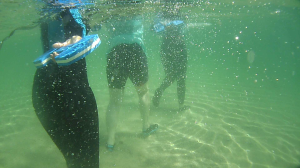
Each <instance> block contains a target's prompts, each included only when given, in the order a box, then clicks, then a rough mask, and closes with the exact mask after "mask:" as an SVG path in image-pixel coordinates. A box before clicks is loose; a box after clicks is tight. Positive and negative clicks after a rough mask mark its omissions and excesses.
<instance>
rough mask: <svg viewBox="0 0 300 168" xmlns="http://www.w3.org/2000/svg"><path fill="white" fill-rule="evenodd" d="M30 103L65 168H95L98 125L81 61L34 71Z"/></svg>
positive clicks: (94, 105)
mask: <svg viewBox="0 0 300 168" xmlns="http://www.w3.org/2000/svg"><path fill="white" fill-rule="evenodd" d="M32 101H33V106H34V108H35V112H36V115H37V116H38V118H39V120H40V122H41V124H42V125H43V127H44V129H45V130H46V131H47V133H48V134H49V136H50V137H51V139H52V140H53V142H54V143H55V144H56V146H57V147H58V148H59V150H60V151H61V152H62V154H63V156H64V158H65V159H66V162H67V166H68V168H99V124H98V112H97V106H96V101H95V98H94V95H93V92H92V90H91V88H90V87H89V84H88V81H87V76H86V69H85V60H84V59H82V60H80V61H78V62H76V63H74V64H72V65H71V66H68V67H64V68H59V67H57V66H56V65H54V64H50V65H49V66H47V67H44V68H41V69H38V70H37V71H36V74H35V77H34V84H33V89H32Z"/></svg>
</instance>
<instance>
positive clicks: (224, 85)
mask: <svg viewBox="0 0 300 168" xmlns="http://www.w3.org/2000/svg"><path fill="white" fill-rule="evenodd" d="M172 3H175V2H172ZM167 5H168V4H164V3H161V2H157V1H156V2H152V1H145V2H143V3H142V4H140V5H134V4H133V5H132V6H130V7H128V5H127V6H124V7H123V8H122V6H121V7H120V6H118V8H117V7H116V5H114V4H110V3H105V1H96V5H95V6H93V7H90V11H83V16H84V15H85V14H88V12H91V13H93V14H94V15H93V17H91V18H90V20H91V22H92V24H94V25H95V24H96V25H102V24H104V23H105V22H109V19H107V18H111V17H118V15H120V16H121V15H122V16H127V15H128V16H130V15H131V14H132V13H131V12H133V13H134V12H137V11H139V12H141V13H140V14H141V15H142V16H143V19H144V28H145V32H144V39H143V40H144V42H145V48H146V54H147V57H148V64H149V89H150V96H151V97H152V96H153V95H154V91H155V89H156V88H157V87H159V85H160V83H161V81H162V79H163V78H164V75H165V74H164V71H163V66H162V63H161V59H160V44H161V37H160V35H158V34H156V33H154V32H153V31H151V30H150V29H151V25H152V24H153V20H154V18H155V15H156V14H157V12H159V10H160V9H162V8H164V7H165V6H167ZM176 5H177V6H178V8H180V9H181V12H182V14H183V15H184V16H185V23H186V27H185V43H186V45H187V49H188V67H187V79H186V100H185V101H186V102H185V104H186V105H188V106H190V109H188V110H186V111H184V112H179V111H178V100H177V89H176V84H173V85H172V86H171V87H169V88H168V89H167V90H166V91H165V92H164V94H163V97H162V99H161V102H160V106H159V107H158V108H156V107H154V106H153V105H152V104H151V109H150V110H151V114H150V117H151V121H153V122H155V123H158V124H159V129H158V130H157V132H156V133H155V134H153V135H151V136H150V137H148V138H147V139H142V138H140V137H139V136H138V134H139V133H140V132H141V129H140V128H141V124H142V122H141V120H140V112H139V109H138V97H137V95H136V91H135V89H134V87H133V85H132V83H131V82H130V81H127V84H126V89H125V95H124V102H123V104H122V108H121V112H120V117H119V118H120V121H119V122H120V124H119V127H118V132H117V134H116V137H117V139H116V146H115V149H114V151H113V152H109V151H108V150H107V149H106V146H105V145H106V141H107V129H106V123H105V112H106V108H107V105H108V100H109V93H108V86H107V79H106V53H107V51H108V49H109V46H108V43H107V39H108V37H107V30H106V29H105V27H103V28H102V29H100V30H94V31H92V32H91V33H90V34H98V35H99V37H100V38H101V41H102V43H101V45H100V46H99V47H98V48H97V49H96V50H95V51H94V52H93V53H91V54H90V55H88V56H87V57H86V59H87V71H88V78H89V83H90V85H91V87H92V90H93V92H94V94H95V97H96V101H97V105H98V112H99V126H100V167H103V168H110V167H114V168H198V167H202V168H299V167H300V113H299V109H300V98H299V96H300V89H299V87H300V66H299V65H300V32H299V31H300V1H299V0H261V1H259V0H236V1H233V0H231V1H229V0H207V1H191V0H189V1H184V0H181V1H180V2H178V3H176ZM41 6H42V4H41V3H39V2H37V1H36V0H28V1H23V0H1V1H0V40H2V39H4V38H5V37H7V36H9V34H10V33H11V31H12V30H14V29H16V28H18V27H22V26H26V25H30V24H31V23H32V22H36V21H37V20H38V19H39V18H40V15H39V12H40V11H39V8H40V7H41ZM120 8H122V9H120ZM127 8H129V9H128V10H126V9H127ZM141 9H142V10H141ZM120 11H121V12H120ZM41 54H43V52H42V44H41V40H40V28H39V26H37V27H35V28H32V29H28V30H27V29H26V30H17V31H15V33H14V34H13V35H12V36H11V37H10V38H8V39H7V40H5V41H4V42H3V44H2V47H1V49H0V58H1V61H0V81H1V82H0V168H66V167H67V166H66V163H65V160H64V158H63V155H62V154H61V153H60V151H59V150H58V148H57V147H56V146H55V144H54V143H53V142H52V140H51V138H50V137H49V136H48V134H47V133H46V131H45V130H44V129H43V127H42V125H41V124H40V122H39V120H38V118H37V116H36V114H35V112H34V108H33V106H32V100H31V91H32V84H33V77H34V73H35V70H36V67H35V66H34V64H33V61H34V60H35V59H36V58H37V57H38V56H40V55H41Z"/></svg>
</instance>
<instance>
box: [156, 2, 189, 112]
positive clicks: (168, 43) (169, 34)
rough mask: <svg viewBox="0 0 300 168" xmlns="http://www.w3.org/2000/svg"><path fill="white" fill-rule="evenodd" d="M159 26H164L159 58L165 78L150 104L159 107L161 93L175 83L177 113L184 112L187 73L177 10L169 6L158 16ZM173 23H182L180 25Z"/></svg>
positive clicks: (184, 45) (186, 58)
mask: <svg viewBox="0 0 300 168" xmlns="http://www.w3.org/2000/svg"><path fill="white" fill-rule="evenodd" d="M158 17H159V18H158V19H159V24H161V25H163V26H164V30H163V32H162V44H161V50H160V57H161V61H162V65H163V68H164V71H165V78H164V79H163V81H162V83H161V85H160V86H159V87H158V88H157V89H156V90H155V93H154V96H153V98H152V103H153V105H154V106H155V107H158V106H159V102H160V99H161V97H162V95H163V92H164V91H165V90H166V89H167V88H168V87H169V86H171V84H172V83H173V82H174V81H177V96H178V103H179V111H184V110H186V109H187V108H188V107H187V106H185V105H184V100H185V91H186V86H185V80H186V71H187V60H188V57H187V49H186V44H185V39H184V35H183V27H184V23H183V21H182V20H181V16H180V13H179V8H176V7H175V6H174V5H170V6H169V8H166V9H165V10H164V11H162V12H161V13H160V14H159V15H158ZM173 21H182V23H181V24H178V23H173Z"/></svg>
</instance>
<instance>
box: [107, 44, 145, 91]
mask: <svg viewBox="0 0 300 168" xmlns="http://www.w3.org/2000/svg"><path fill="white" fill-rule="evenodd" d="M106 74H107V81H108V86H109V88H115V89H122V88H124V87H125V84H126V81H127V79H128V77H129V79H130V80H131V82H132V83H133V85H134V86H141V85H143V84H145V83H146V82H147V81H148V63H147V57H146V54H145V53H144V51H143V48H142V47H141V46H140V45H139V44H137V43H134V44H120V45H117V46H115V47H114V48H113V49H112V50H111V51H110V53H109V54H108V56H107V68H106Z"/></svg>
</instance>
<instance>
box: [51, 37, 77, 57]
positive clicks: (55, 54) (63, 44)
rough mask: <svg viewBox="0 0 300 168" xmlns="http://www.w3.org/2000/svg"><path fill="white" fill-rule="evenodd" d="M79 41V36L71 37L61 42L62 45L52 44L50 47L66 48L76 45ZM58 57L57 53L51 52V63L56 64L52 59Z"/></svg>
mask: <svg viewBox="0 0 300 168" xmlns="http://www.w3.org/2000/svg"><path fill="white" fill-rule="evenodd" d="M81 39H82V37H81V36H73V37H71V38H70V39H68V40H66V41H65V42H63V43H54V44H53V45H52V47H53V48H61V47H65V46H68V45H70V44H74V43H77V42H78V41H80V40H81ZM58 55H59V54H58V53H57V52H53V53H52V54H50V56H51V58H52V60H53V62H55V63H56V61H55V59H54V58H55V57H57V56H58Z"/></svg>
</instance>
